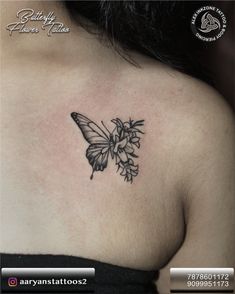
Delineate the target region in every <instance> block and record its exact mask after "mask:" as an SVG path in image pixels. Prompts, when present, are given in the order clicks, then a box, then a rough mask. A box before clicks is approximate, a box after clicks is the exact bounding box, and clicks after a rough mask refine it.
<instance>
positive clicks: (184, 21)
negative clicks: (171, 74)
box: [64, 0, 210, 82]
mask: <svg viewBox="0 0 235 294" xmlns="http://www.w3.org/2000/svg"><path fill="white" fill-rule="evenodd" d="M64 3H65V5H66V8H67V9H68V11H69V12H70V14H71V16H72V17H73V18H74V19H75V20H76V21H77V22H78V23H79V24H80V25H82V26H83V27H85V28H86V29H87V30H88V31H89V32H92V33H94V32H96V33H97V29H98V35H99V36H101V37H105V38H106V39H108V40H109V41H110V43H111V44H112V45H113V46H114V48H115V49H116V50H117V51H118V52H119V53H120V54H121V55H122V56H123V57H124V58H126V59H127V60H129V61H130V62H133V60H131V58H129V57H128V50H134V51H137V52H140V53H142V54H145V55H147V56H149V57H152V58H154V59H157V60H158V61H161V62H163V63H165V64H167V65H169V66H171V67H173V68H175V69H177V70H179V71H182V72H184V73H187V74H189V75H192V76H195V77H197V78H200V79H202V80H204V81H207V82H210V78H209V75H208V73H206V70H205V68H203V66H202V64H201V63H200V60H201V55H202V52H203V48H202V46H203V45H204V44H203V43H204V42H201V41H200V40H197V38H196V37H195V36H194V35H193V33H192V31H191V29H190V20H191V17H192V15H193V13H194V12H195V11H196V10H197V9H198V8H199V7H201V6H204V5H206V4H207V1H109V0H101V1H64Z"/></svg>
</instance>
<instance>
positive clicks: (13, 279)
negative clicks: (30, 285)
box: [8, 277, 17, 287]
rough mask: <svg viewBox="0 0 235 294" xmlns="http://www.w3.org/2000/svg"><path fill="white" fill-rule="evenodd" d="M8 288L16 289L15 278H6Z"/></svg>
mask: <svg viewBox="0 0 235 294" xmlns="http://www.w3.org/2000/svg"><path fill="white" fill-rule="evenodd" d="M8 286H9V287H16V286H17V278H15V277H10V278H8Z"/></svg>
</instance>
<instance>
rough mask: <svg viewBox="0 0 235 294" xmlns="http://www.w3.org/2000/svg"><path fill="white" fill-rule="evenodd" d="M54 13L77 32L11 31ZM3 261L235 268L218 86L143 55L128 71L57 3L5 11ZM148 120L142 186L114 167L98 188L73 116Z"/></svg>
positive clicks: (228, 117) (226, 134)
mask: <svg viewBox="0 0 235 294" xmlns="http://www.w3.org/2000/svg"><path fill="white" fill-rule="evenodd" d="M25 7H31V8H34V9H35V10H37V9H38V10H41V9H43V10H46V11H51V10H54V11H55V13H56V15H57V17H58V19H60V20H61V21H62V22H64V23H66V24H67V25H68V26H69V27H70V28H71V32H70V33H69V34H61V35H56V36H53V37H50V38H49V37H47V36H46V34H43V33H40V34H38V35H35V36H31V35H28V34H27V35H25V34H24V35H22V34H18V33H17V32H16V33H15V34H14V35H13V36H12V37H10V36H9V32H8V31H6V30H5V26H6V24H8V23H10V22H12V21H15V14H16V12H17V11H18V10H19V9H20V8H25ZM1 13H2V15H1V35H2V41H3V42H1V44H2V45H1V46H2V48H1V100H2V110H1V112H2V113H1V118H2V130H1V137H2V143H1V149H2V158H3V162H2V184H1V185H2V193H1V236H2V237H1V247H0V251H1V252H5V253H26V254H27V253H28V254H30V253H32V254H37V253H42V254H43V253H44V254H48V253H51V254H66V255H74V256H81V257H87V258H92V259H96V260H99V261H103V262H108V263H111V264H116V265H119V266H124V267H130V268H135V269H143V270H152V269H159V270H160V278H159V280H158V281H157V285H158V289H159V292H160V293H168V292H169V268H170V267H233V266H234V265H235V261H234V256H235V255H234V247H235V246H234V245H235V240H234V234H233V231H234V219H235V217H234V211H235V207H234V204H235V203H234V191H235V188H234V167H235V159H234V158H235V156H234V150H235V142H234V141H235V140H234V127H233V125H234V120H233V117H232V114H231V111H230V109H229V108H228V107H227V105H226V104H225V103H224V101H223V99H222V98H221V97H220V96H219V94H218V93H216V92H215V91H214V90H213V89H211V88H210V87H209V86H207V85H205V84H204V83H202V82H200V81H198V80H195V79H193V78H191V77H188V76H186V75H183V74H180V73H178V72H176V71H173V70H172V69H170V68H168V67H166V66H163V65H162V64H161V63H158V62H155V61H153V60H150V59H148V58H145V57H143V56H141V55H138V54H136V53H131V52H130V54H131V55H132V56H133V58H135V60H136V61H137V62H138V63H139V64H140V65H141V68H137V67H134V66H133V65H130V64H129V63H127V62H126V61H125V60H123V59H122V58H121V57H120V56H119V55H118V54H116V53H115V52H114V51H113V50H112V49H111V48H109V47H108V46H104V45H103V44H101V43H100V42H99V41H98V40H97V39H96V37H95V36H93V35H90V34H88V33H87V32H85V31H84V30H83V29H82V28H79V27H77V26H76V25H75V24H74V23H72V22H71V21H70V20H69V18H68V16H67V14H66V11H65V10H63V8H62V7H61V6H60V4H58V3H56V2H53V1H51V2H45V3H40V2H36V3H35V2H30V1H25V2H19V1H17V2H2V3H1ZM74 111H75V112H80V113H82V114H84V115H87V116H88V117H89V118H90V119H92V120H94V121H96V122H100V121H102V120H103V121H104V122H105V124H106V125H107V126H109V127H110V126H112V124H111V123H110V120H111V119H112V118H116V117H120V118H122V119H123V120H128V119H129V117H130V116H131V118H133V119H136V120H138V119H144V120H145V125H144V131H145V135H144V136H143V137H142V139H141V140H142V141H141V148H140V149H139V150H138V155H139V158H138V163H139V166H140V173H139V175H138V176H137V177H136V179H135V181H134V183H133V184H128V183H125V182H124V181H123V180H122V179H121V177H120V176H117V174H116V168H115V167H114V164H113V165H112V162H110V163H109V166H108V167H107V169H106V170H105V171H103V172H97V173H95V174H94V179H93V180H92V181H91V180H90V174H91V166H90V165H89V164H88V162H87V159H86V157H85V150H86V148H87V147H88V145H87V142H86V141H85V140H84V139H83V138H82V136H81V134H80V133H79V130H78V128H77V127H76V126H75V124H74V122H73V121H72V119H71V117H70V113H71V112H74Z"/></svg>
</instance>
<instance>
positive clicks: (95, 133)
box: [71, 112, 144, 183]
mask: <svg viewBox="0 0 235 294" xmlns="http://www.w3.org/2000/svg"><path fill="white" fill-rule="evenodd" d="M71 117H72V118H73V120H74V121H75V123H76V124H77V125H78V127H79V129H80V130H81V132H82V134H83V137H84V138H85V139H86V141H87V142H88V143H89V144H90V145H89V147H88V148H87V150H86V157H87V159H88V161H89V163H90V165H91V166H92V174H91V177H90V179H91V180H92V178H93V173H94V172H95V171H103V170H104V169H105V168H106V167H107V164H108V158H109V154H110V155H111V158H112V159H114V160H115V163H116V165H117V166H118V169H117V171H119V170H121V173H120V175H121V176H123V177H124V180H125V181H127V182H131V183H132V182H133V177H136V176H137V175H138V172H139V166H138V165H135V164H134V160H133V159H134V158H136V157H138V156H137V155H136V154H135V149H136V148H140V137H139V135H140V134H144V133H143V132H142V131H141V130H140V129H139V128H140V127H141V126H143V125H144V120H137V121H134V120H132V119H129V121H125V122H123V121H121V120H120V119H119V118H116V119H112V120H111V122H112V123H114V124H115V128H114V129H113V131H112V132H110V131H109V130H108V129H107V128H106V126H105V125H104V123H103V121H102V122H101V123H102V125H103V127H104V128H103V129H101V128H100V127H99V126H98V125H97V124H96V123H94V122H93V121H91V120H90V119H89V118H87V117H85V116H84V115H82V114H80V113H77V112H73V113H71Z"/></svg>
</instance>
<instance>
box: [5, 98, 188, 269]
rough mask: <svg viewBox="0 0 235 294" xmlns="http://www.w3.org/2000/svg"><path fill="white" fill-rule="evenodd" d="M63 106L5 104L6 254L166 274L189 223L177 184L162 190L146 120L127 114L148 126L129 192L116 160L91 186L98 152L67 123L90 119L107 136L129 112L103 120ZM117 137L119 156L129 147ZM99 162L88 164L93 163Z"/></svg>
mask: <svg viewBox="0 0 235 294" xmlns="http://www.w3.org/2000/svg"><path fill="white" fill-rule="evenodd" d="M47 96H48V97H50V93H47ZM35 98H37V95H35ZM59 98H60V99H59ZM59 98H58V101H56V100H55V99H53V100H52V101H48V102H47V103H45V100H44V103H45V104H43V103H42V102H39V101H40V100H39V99H35V101H34V100H33V99H31V100H30V101H27V99H26V98H25V97H23V96H22V95H21V96H20V97H19V99H20V101H21V103H15V101H16V100H14V99H12V101H14V103H13V102H11V100H9V101H7V100H5V101H3V108H2V110H3V113H2V121H3V128H2V133H1V137H2V144H1V147H2V158H3V162H2V192H3V194H2V195H3V197H2V208H3V214H2V215H3V220H4V221H3V224H4V227H3V228H2V230H3V232H4V236H5V237H4V239H5V240H4V242H3V251H4V250H6V251H7V250H10V251H13V252H14V251H18V250H20V251H21V252H22V251H23V252H32V253H33V252H35V251H39V252H42V253H43V252H44V253H48V252H50V253H54V254H56V253H58V254H69V255H70V254H71V255H77V256H87V257H89V258H93V259H98V260H103V261H106V262H111V263H114V264H119V265H123V266H129V267H136V268H149V269H150V268H157V267H160V266H161V265H162V264H164V263H165V262H166V261H167V260H168V259H169V257H170V256H171V255H173V254H174V253H175V251H176V250H177V249H178V246H179V245H180V244H181V242H182V239H183V234H184V227H183V214H182V206H181V203H180V201H179V197H178V195H177V193H176V191H175V190H174V187H173V186H172V185H171V184H170V182H171V181H169V184H168V185H166V180H165V178H166V175H165V174H164V173H165V169H164V168H163V162H161V160H160V159H159V160H157V161H158V162H156V163H157V166H158V167H157V168H156V165H155V159H153V158H154V151H153V150H154V148H155V145H154V142H153V141H152V140H151V138H149V134H150V130H151V122H149V121H148V115H147V113H144V114H145V116H146V117H139V116H140V113H141V112H140V111H139V110H137V109H135V108H133V109H132V110H131V109H129V110H131V111H132V112H133V117H134V118H135V120H134V121H138V120H142V119H145V122H144V125H143V126H141V127H143V129H141V128H140V130H141V131H142V132H141V133H139V134H138V137H139V140H138V143H139V144H140V145H139V146H136V145H133V150H134V152H135V154H136V155H137V156H138V157H132V160H133V162H134V163H135V164H134V165H135V166H138V175H137V176H134V177H133V182H132V183H130V182H127V181H124V179H125V177H124V176H123V175H122V174H121V172H122V170H121V171H120V170H119V171H118V172H117V169H118V167H119V165H118V164H117V161H116V158H115V156H112V154H111V152H109V153H108V154H107V158H106V159H107V164H106V166H105V168H104V169H103V170H97V171H96V172H95V173H94V176H93V179H92V180H91V179H90V176H91V173H92V170H93V166H92V164H91V162H89V158H88V157H87V149H88V148H89V147H90V146H91V145H92V144H96V143H97V142H94V141H91V140H90V141H89V140H88V139H87V138H86V137H85V136H84V134H83V132H82V131H83V130H82V128H79V127H78V125H76V123H75V122H74V120H73V119H72V118H71V113H72V112H74V111H75V112H81V113H83V114H84V115H86V117H88V116H89V120H91V121H92V123H95V124H96V125H97V126H98V127H99V129H100V130H102V131H104V132H106V133H107V132H108V131H110V132H112V128H115V127H116V125H115V124H112V123H111V119H114V118H116V117H115V116H114V114H113V113H114V111H115V112H117V113H120V120H121V121H123V122H128V121H129V117H128V116H127V112H128V109H127V110H125V111H124V112H122V110H121V104H122V103H121V102H120V103H117V102H114V105H115V107H113V108H112V107H110V108H108V107H106V108H105V109H103V111H102V107H98V106H97V105H94V104H93V107H89V101H88V102H86V100H84V99H81V100H80V101H79V99H70V100H64V99H63V97H59ZM59 101H60V102H59ZM90 104H91V105H92V103H90ZM102 119H103V120H104V121H105V122H106V128H107V130H106V131H105V129H104V126H102V124H101V123H100V121H101V120H102ZM86 123H87V122H86ZM87 125H89V122H88V123H87ZM137 129H138V128H137ZM93 130H94V125H93ZM96 130H97V129H96ZM86 131H87V129H86ZM89 131H90V130H89V129H88V132H89ZM119 131H120V130H119ZM119 131H117V130H116V131H115V135H116V136H120V140H119V138H116V140H117V141H116V142H117V143H116V145H115V146H114V147H113V152H114V153H115V152H116V154H119V153H118V152H122V153H123V152H124V151H125V148H124V147H125V146H126V145H125V146H124V145H123V134H120V132H119ZM124 134H125V132H124ZM92 135H94V134H92ZM121 136H122V137H121ZM108 140H109V139H107V141H108ZM97 144H98V143H97ZM122 145H123V146H122ZM120 146H121V147H120ZM121 148H122V149H121ZM118 150H119V151H118ZM98 151H99V152H100V153H102V152H103V153H104V151H103V150H98ZM96 155H97V154H96V153H94V154H92V156H93V157H94V158H95V159H96ZM162 155H163V156H162V158H164V154H162ZM100 156H103V155H102V154H101V155H100ZM126 156H127V157H128V156H129V153H128V152H127V153H126ZM120 158H121V160H124V159H123V158H125V157H123V155H120ZM99 160H101V163H102V159H99V157H98V158H97V159H96V162H98V161H99ZM16 240H17V242H16Z"/></svg>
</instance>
